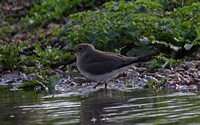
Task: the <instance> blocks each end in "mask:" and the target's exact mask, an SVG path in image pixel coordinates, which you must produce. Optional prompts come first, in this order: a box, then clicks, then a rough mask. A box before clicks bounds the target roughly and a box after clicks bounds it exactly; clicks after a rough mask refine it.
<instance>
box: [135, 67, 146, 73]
mask: <svg viewBox="0 0 200 125" xmlns="http://www.w3.org/2000/svg"><path fill="white" fill-rule="evenodd" d="M146 70H147V68H137V69H136V71H137V72H139V73H141V72H144V71H146Z"/></svg>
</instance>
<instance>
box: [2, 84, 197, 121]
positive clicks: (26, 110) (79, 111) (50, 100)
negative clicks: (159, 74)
mask: <svg viewBox="0 0 200 125" xmlns="http://www.w3.org/2000/svg"><path fill="white" fill-rule="evenodd" d="M11 90H12V89H10V87H8V86H0V107H1V108H0V124H1V125H30V124H34V125H44V124H48V125H67V124H69V125H73V124H74V125H77V124H83V125H90V124H91V125H99V124H106V125H122V124H123V125H129V124H130V125H133V124H138V125H141V124H148V125H149V124H150V125H151V124H170V125H172V124H176V125H177V124H181V125H182V124H189V125H191V124H197V123H199V124H200V101H199V99H200V94H199V93H198V92H167V91H161V92H159V93H154V92H153V91H150V90H129V91H119V90H114V89H109V90H107V91H105V90H102V89H100V90H96V91H91V92H87V93H76V92H57V94H55V95H54V96H53V95H50V94H48V93H44V92H36V91H22V90H19V91H11Z"/></svg>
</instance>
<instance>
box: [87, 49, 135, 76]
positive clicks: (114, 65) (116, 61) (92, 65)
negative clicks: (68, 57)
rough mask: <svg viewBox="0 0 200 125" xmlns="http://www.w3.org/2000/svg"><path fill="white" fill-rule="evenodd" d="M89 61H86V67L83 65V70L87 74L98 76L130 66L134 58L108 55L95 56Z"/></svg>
mask: <svg viewBox="0 0 200 125" xmlns="http://www.w3.org/2000/svg"><path fill="white" fill-rule="evenodd" d="M93 57H94V58H92V59H91V58H90V59H89V60H85V63H87V64H86V65H83V68H84V70H85V71H86V72H90V73H92V74H95V75H98V74H103V73H109V72H111V71H113V70H115V69H118V68H121V67H123V66H127V65H130V64H131V63H132V60H133V59H132V58H129V57H125V56H122V55H117V54H115V55H113V54H111V55H109V53H107V55H104V54H99V55H97V56H93Z"/></svg>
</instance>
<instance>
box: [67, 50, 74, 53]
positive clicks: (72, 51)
mask: <svg viewBox="0 0 200 125" xmlns="http://www.w3.org/2000/svg"><path fill="white" fill-rule="evenodd" d="M68 52H71V53H75V52H76V51H75V50H74V49H69V50H68Z"/></svg>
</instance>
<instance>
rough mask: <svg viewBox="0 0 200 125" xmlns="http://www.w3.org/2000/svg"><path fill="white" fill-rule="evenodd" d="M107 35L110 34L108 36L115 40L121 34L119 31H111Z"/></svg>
mask: <svg viewBox="0 0 200 125" xmlns="http://www.w3.org/2000/svg"><path fill="white" fill-rule="evenodd" d="M107 36H108V38H109V39H110V40H114V39H115V37H119V36H120V35H119V34H118V33H116V32H111V33H109V34H108V35H107Z"/></svg>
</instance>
